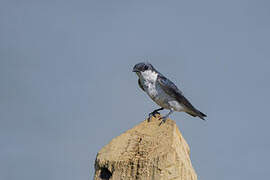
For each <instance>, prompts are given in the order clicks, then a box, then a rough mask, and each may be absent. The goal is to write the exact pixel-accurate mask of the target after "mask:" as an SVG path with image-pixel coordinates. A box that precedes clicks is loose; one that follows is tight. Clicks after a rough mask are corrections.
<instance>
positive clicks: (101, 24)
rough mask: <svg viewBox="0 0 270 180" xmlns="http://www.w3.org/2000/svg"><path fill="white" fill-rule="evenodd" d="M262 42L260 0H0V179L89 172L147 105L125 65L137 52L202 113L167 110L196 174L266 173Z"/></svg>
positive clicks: (268, 7) (80, 176) (269, 65)
mask: <svg viewBox="0 0 270 180" xmlns="http://www.w3.org/2000/svg"><path fill="white" fill-rule="evenodd" d="M269 47H270V2H269V1H267V0H227V1H217V0H204V1H201V0H197V1H193V0H170V1H159V0H149V1H145V0H144V1H129V0H121V1H118V0H113V1H108V0H96V1H92V0H76V1H75V0H72V1H70V0H43V1H41V0H24V1H19V0H1V1H0V83H1V86H0V179H1V180H18V179H20V180H36V179H39V180H87V179H92V177H93V173H94V160H95V157H96V154H97V152H98V151H99V150H100V149H101V148H102V147H103V146H104V145H106V144H107V143H108V142H109V141H110V140H111V139H112V138H114V137H116V136H118V135H120V134H121V133H123V132H124V131H126V130H128V129H129V128H132V127H133V126H135V125H136V124H138V123H140V122H141V121H143V120H144V118H145V117H146V116H147V114H148V113H149V112H150V111H151V110H153V109H154V108H157V107H158V106H156V105H155V104H154V103H153V102H152V101H151V100H150V99H149V98H148V97H147V96H146V94H144V93H143V92H142V91H141V89H140V88H139V87H138V85H137V77H136V75H135V74H134V73H132V72H131V71H132V68H133V66H134V64H136V63H138V62H141V61H146V60H147V61H149V62H151V63H152V64H153V65H154V66H155V67H156V68H157V69H158V70H159V71H160V72H162V73H163V74H164V75H165V76H167V77H168V78H170V79H171V80H172V81H173V82H175V84H176V85H177V86H178V87H179V88H180V89H181V90H182V91H183V92H184V94H185V95H186V97H187V98H188V99H189V100H190V101H191V102H192V103H193V104H194V105H195V106H196V107H198V109H200V110H201V111H202V112H204V113H206V114H207V115H208V118H207V123H204V122H203V121H201V120H200V119H198V118H193V117H191V116H188V115H186V114H185V113H174V114H173V115H172V116H171V118H172V119H174V120H175V121H176V123H177V125H178V126H179V128H180V130H181V132H182V133H183V135H184V137H185V139H186V140H187V142H188V144H189V145H190V148H191V160H192V164H193V166H194V168H195V170H196V172H197V174H198V177H199V179H200V180H217V179H218V180H228V179H229V180H244V179H245V180H247V179H250V180H251V179H267V178H269V161H270V156H269V152H270V141H269V138H270V133H269V126H270V121H269V120H270V115H269V114H268V113H269V112H270V110H269V101H270V96H269V92H270V81H269V78H270V49H269ZM164 113H167V111H163V114H164Z"/></svg>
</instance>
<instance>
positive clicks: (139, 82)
mask: <svg viewBox="0 0 270 180" xmlns="http://www.w3.org/2000/svg"><path fill="white" fill-rule="evenodd" d="M138 84H139V86H140V88H141V89H142V90H143V91H145V90H144V89H143V86H142V84H141V81H140V79H138Z"/></svg>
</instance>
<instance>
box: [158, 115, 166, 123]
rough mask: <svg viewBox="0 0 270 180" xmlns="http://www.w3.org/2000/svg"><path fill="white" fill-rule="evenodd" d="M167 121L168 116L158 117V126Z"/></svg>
mask: <svg viewBox="0 0 270 180" xmlns="http://www.w3.org/2000/svg"><path fill="white" fill-rule="evenodd" d="M167 119H168V116H164V117H160V118H159V120H161V122H160V123H159V125H161V124H163V123H165V122H166V120H167Z"/></svg>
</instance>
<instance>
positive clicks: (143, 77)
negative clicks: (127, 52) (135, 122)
mask: <svg viewBox="0 0 270 180" xmlns="http://www.w3.org/2000/svg"><path fill="white" fill-rule="evenodd" d="M133 72H135V73H136V74H137V75H138V77H139V79H138V84H139V86H140V88H141V89H142V90H143V91H145V92H146V93H147V94H148V96H149V97H150V98H151V99H152V100H153V101H154V102H155V103H157V104H158V105H159V106H160V107H161V108H159V109H156V110H154V111H153V112H151V113H149V117H148V120H149V119H150V118H151V117H152V116H155V115H156V114H159V111H160V110H163V109H168V110H170V111H169V113H168V114H167V115H165V116H163V117H161V119H162V121H161V124H162V123H165V121H166V119H167V118H168V117H169V115H170V114H172V113H173V112H174V111H178V112H181V111H183V112H186V113H188V114H190V115H191V116H193V117H196V116H198V117H199V118H201V119H202V120H204V117H206V115H205V114H203V113H202V112H200V111H199V110H197V109H196V108H195V107H194V106H193V105H192V104H191V103H190V102H189V101H188V100H187V99H186V98H185V97H184V95H183V93H182V92H181V91H180V90H179V89H178V88H177V87H176V85H175V84H174V83H173V82H172V81H170V80H169V79H168V78H166V77H165V76H163V75H162V74H161V73H160V72H158V71H157V70H156V69H155V68H154V67H153V66H152V65H151V64H150V63H144V62H142V63H138V64H136V65H135V66H134V68H133Z"/></svg>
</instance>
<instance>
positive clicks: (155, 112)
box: [148, 107, 164, 121]
mask: <svg viewBox="0 0 270 180" xmlns="http://www.w3.org/2000/svg"><path fill="white" fill-rule="evenodd" d="M163 109H164V108H163V107H162V108H159V109H155V110H154V111H153V112H151V113H149V114H148V121H150V119H151V117H152V116H154V117H156V114H160V113H159V112H158V111H161V110H163Z"/></svg>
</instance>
